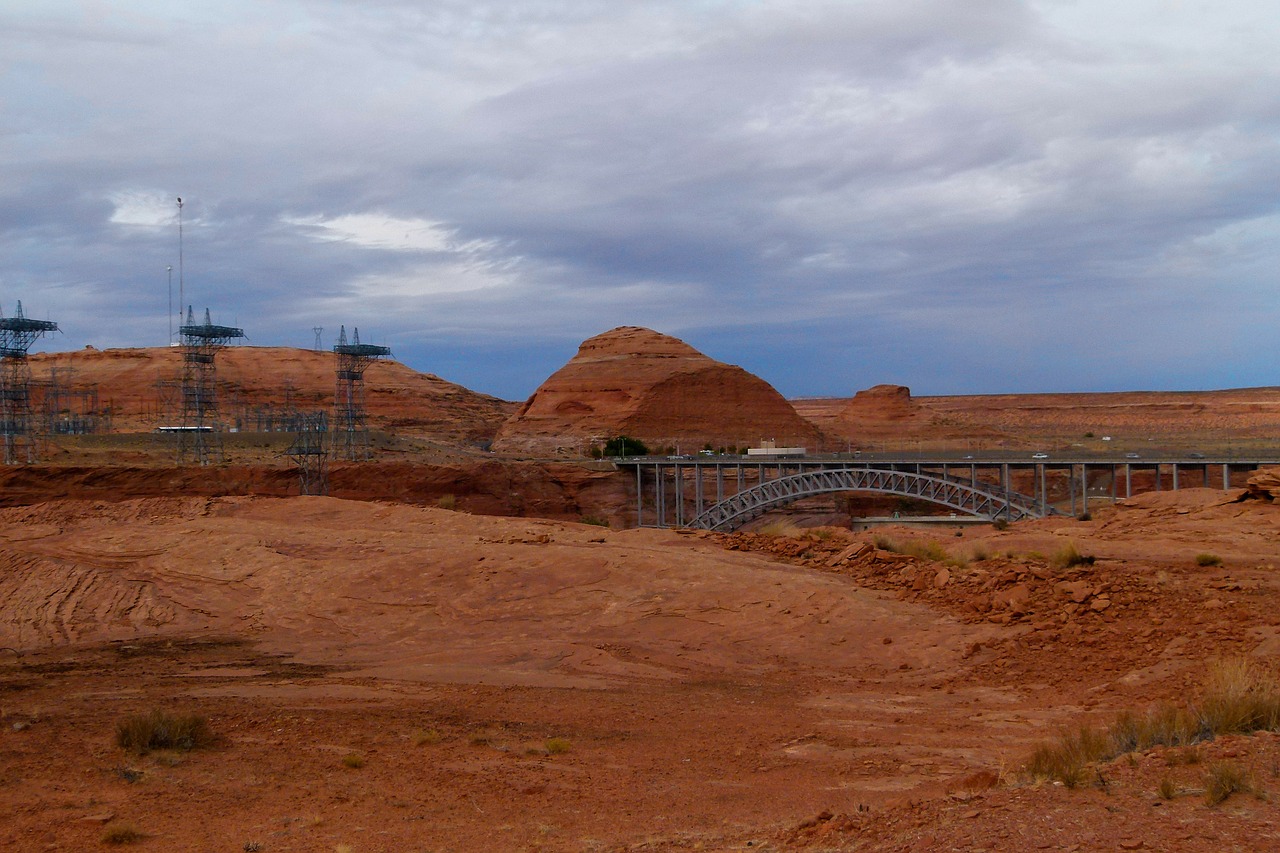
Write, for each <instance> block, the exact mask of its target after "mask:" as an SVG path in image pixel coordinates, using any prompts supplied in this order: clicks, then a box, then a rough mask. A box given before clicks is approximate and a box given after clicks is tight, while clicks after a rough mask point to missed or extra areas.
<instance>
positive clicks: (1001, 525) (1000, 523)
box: [991, 518, 1009, 530]
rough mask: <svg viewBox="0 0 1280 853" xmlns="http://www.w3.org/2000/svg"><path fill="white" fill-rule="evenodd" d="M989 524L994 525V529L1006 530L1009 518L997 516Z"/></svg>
mask: <svg viewBox="0 0 1280 853" xmlns="http://www.w3.org/2000/svg"><path fill="white" fill-rule="evenodd" d="M991 526H992V527H994V528H995V529H996V530H1008V529H1009V519H1007V518H997V519H996V520H995V521H993V522H991Z"/></svg>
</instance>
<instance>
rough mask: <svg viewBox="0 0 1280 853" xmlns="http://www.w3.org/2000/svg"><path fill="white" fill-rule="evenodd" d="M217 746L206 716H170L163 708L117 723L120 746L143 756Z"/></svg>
mask: <svg viewBox="0 0 1280 853" xmlns="http://www.w3.org/2000/svg"><path fill="white" fill-rule="evenodd" d="M211 743H213V733H212V732H211V731H210V729H209V723H208V721H207V720H205V718H204V717H200V716H196V715H192V714H185V715H184V714H170V713H168V712H166V711H162V710H160V709H159V708H155V709H152V710H151V711H148V712H147V713H145V714H133V715H131V716H128V717H125V718H124V719H123V720H121V721H120V722H118V723H116V745H117V746H119V747H121V748H123V749H127V750H130V751H132V752H136V753H138V754H139V755H142V754H143V753H146V752H149V751H151V750H153V749H197V748H199V747H203V746H208V745H210V744H211Z"/></svg>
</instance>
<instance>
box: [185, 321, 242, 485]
mask: <svg viewBox="0 0 1280 853" xmlns="http://www.w3.org/2000/svg"><path fill="white" fill-rule="evenodd" d="M178 334H179V335H180V336H181V337H182V426H181V428H180V429H179V431H178V464H183V463H185V462H186V461H187V460H188V458H190V459H193V460H194V461H195V463H196V464H197V465H208V464H209V456H210V449H211V447H212V449H213V451H214V454H215V455H216V456H218V457H219V458H218V461H221V449H222V448H221V444H220V443H219V442H218V440H217V438H216V436H217V432H216V430H217V427H218V423H217V420H218V395H217V387H218V377H217V371H216V370H215V369H214V363H213V362H214V356H216V355H217V354H218V350H220V349H222V348H223V347H225V346H226V345H227V343H228V342H229V341H231V340H233V339H235V338H243V337H244V329H237V328H234V327H232V326H215V325H214V324H213V323H212V322H210V320H209V309H208V308H206V309H204V323H202V324H197V323H196V322H195V320H194V319H193V317H192V314H191V307H190V306H187V322H186V323H184V324H182V325H181V326H179V327H178ZM211 439H212V440H211Z"/></svg>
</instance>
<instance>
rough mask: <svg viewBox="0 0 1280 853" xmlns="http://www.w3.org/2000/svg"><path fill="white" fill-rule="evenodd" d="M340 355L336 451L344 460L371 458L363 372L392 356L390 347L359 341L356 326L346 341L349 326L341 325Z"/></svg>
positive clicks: (336, 348)
mask: <svg viewBox="0 0 1280 853" xmlns="http://www.w3.org/2000/svg"><path fill="white" fill-rule="evenodd" d="M333 351H334V354H335V355H336V356H337V389H336V391H335V393H334V403H333V432H334V446H335V448H336V453H337V455H338V456H339V457H341V458H343V459H349V460H352V461H364V460H367V459H370V458H372V456H373V451H372V449H371V448H370V446H369V426H368V424H367V423H366V420H365V408H364V372H365V370H367V369H368V368H369V365H370V364H372V363H373V362H375V361H377V360H378V359H380V358H383V357H384V356H388V355H391V349H390V347H380V346H376V345H374V344H362V343H360V330H359V329H353V330H352V335H351V342H350V343H348V342H347V327H346V326H345V325H344V326H342V327H340V330H339V332H338V342H337V343H336V344H334V347H333Z"/></svg>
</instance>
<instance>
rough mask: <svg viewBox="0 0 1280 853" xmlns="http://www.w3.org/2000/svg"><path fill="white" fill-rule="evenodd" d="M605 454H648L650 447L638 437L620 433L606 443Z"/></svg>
mask: <svg viewBox="0 0 1280 853" xmlns="http://www.w3.org/2000/svg"><path fill="white" fill-rule="evenodd" d="M604 455H605V456H648V455H649V448H648V447H646V446H645V443H644V442H643V441H641V440H640V439H638V438H632V437H631V436H629V435H620V436H618V437H617V438H611V439H609V440H608V441H606V442H605V445H604Z"/></svg>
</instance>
